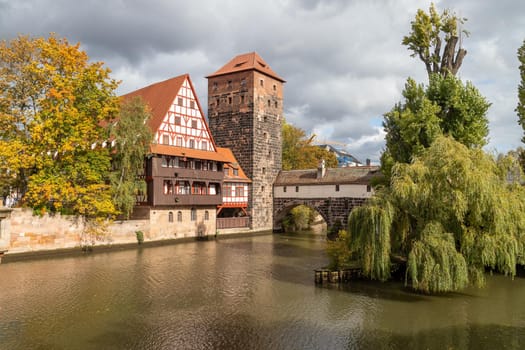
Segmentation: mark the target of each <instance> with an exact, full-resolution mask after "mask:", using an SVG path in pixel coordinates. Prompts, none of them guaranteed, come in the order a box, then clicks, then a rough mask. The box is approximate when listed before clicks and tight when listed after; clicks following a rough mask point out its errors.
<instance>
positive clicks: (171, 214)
mask: <svg viewBox="0 0 525 350" xmlns="http://www.w3.org/2000/svg"><path fill="white" fill-rule="evenodd" d="M168 222H173V212H171V211H170V213H169V214H168Z"/></svg>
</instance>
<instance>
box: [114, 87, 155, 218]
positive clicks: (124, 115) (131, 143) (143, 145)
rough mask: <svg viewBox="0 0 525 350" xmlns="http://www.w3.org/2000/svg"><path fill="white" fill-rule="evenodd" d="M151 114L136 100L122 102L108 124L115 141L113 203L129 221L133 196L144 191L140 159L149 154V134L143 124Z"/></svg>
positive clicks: (142, 161)
mask: <svg viewBox="0 0 525 350" xmlns="http://www.w3.org/2000/svg"><path fill="white" fill-rule="evenodd" d="M150 117H151V115H150V112H149V110H148V108H147V106H146V105H145V104H144V102H143V101H142V99H141V98H140V97H136V98H134V99H131V100H129V101H124V102H123V103H122V105H121V108H120V114H119V116H118V118H117V120H116V121H115V122H114V123H113V124H111V125H112V126H111V127H110V136H111V139H113V140H114V141H115V147H114V152H113V159H112V163H113V169H114V170H113V171H112V172H111V175H110V181H111V188H112V193H113V203H114V204H115V206H116V207H117V209H118V210H119V211H120V212H121V213H122V214H123V215H124V216H125V217H126V218H129V215H130V214H131V211H132V210H133V206H134V205H135V202H136V198H137V195H138V194H139V193H141V192H142V193H143V192H145V191H146V182H145V181H144V179H143V178H141V176H140V175H141V174H142V173H143V172H144V157H145V156H146V154H147V153H148V152H149V145H150V143H151V140H152V138H153V134H152V132H151V130H150V129H149V127H148V124H147V121H148V120H149V119H150Z"/></svg>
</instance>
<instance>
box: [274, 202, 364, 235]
mask: <svg viewBox="0 0 525 350" xmlns="http://www.w3.org/2000/svg"><path fill="white" fill-rule="evenodd" d="M365 200H366V199H365V198H352V197H337V198H311V199H306V198H302V199H299V198H282V197H281V198H274V200H273V218H274V220H273V228H274V231H276V232H277V231H280V230H281V229H282V227H281V222H282V219H283V218H284V216H285V215H286V214H287V213H288V212H289V211H290V210H291V209H292V208H294V207H296V206H298V205H301V204H302V205H305V206H307V207H310V208H312V209H315V210H316V211H317V212H318V213H319V214H320V215H321V216H322V217H323V219H324V221H325V222H326V225H327V228H328V230H330V228H331V227H333V226H334V225H335V224H336V223H337V222H339V223H340V224H341V225H342V227H343V228H346V226H347V224H348V215H349V214H350V212H351V211H352V209H353V208H354V207H356V206H360V205H362V204H363V203H364V201H365Z"/></svg>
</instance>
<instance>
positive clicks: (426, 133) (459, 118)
mask: <svg viewBox="0 0 525 350" xmlns="http://www.w3.org/2000/svg"><path fill="white" fill-rule="evenodd" d="M403 98H404V100H403V102H400V103H398V104H396V105H395V106H394V108H393V109H392V110H391V111H390V112H388V113H385V115H384V121H383V127H384V128H385V131H386V148H385V152H384V154H383V155H382V168H383V169H382V170H383V172H384V174H385V175H386V176H387V177H389V175H390V172H391V168H392V166H393V165H394V164H395V163H396V162H402V163H409V162H410V161H411V159H412V157H414V156H417V155H418V154H420V152H421V151H422V150H424V149H425V148H427V147H429V146H430V145H431V144H432V142H433V141H434V140H435V139H436V138H437V137H438V136H440V135H450V136H452V137H453V138H454V139H455V140H457V141H459V142H461V143H463V144H464V145H466V146H468V147H473V148H475V147H481V146H484V145H485V144H486V143H487V135H488V119H487V117H486V114H487V111H488V108H489V107H490V103H489V102H488V101H487V100H486V99H485V98H484V97H483V96H482V95H481V94H480V93H479V91H478V90H477V89H476V87H475V86H474V85H472V84H471V83H470V82H467V83H466V84H463V83H462V82H461V80H460V79H458V78H457V77H455V76H453V75H447V76H442V75H439V74H433V75H431V77H430V81H429V85H428V86H426V87H425V86H424V85H422V84H417V83H416V82H415V81H414V80H413V79H411V78H409V79H408V80H407V83H406V85H405V89H404V91H403Z"/></svg>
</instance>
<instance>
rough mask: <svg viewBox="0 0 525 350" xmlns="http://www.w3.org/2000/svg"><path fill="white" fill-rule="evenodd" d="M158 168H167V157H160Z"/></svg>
mask: <svg viewBox="0 0 525 350" xmlns="http://www.w3.org/2000/svg"><path fill="white" fill-rule="evenodd" d="M160 166H161V167H163V168H167V167H168V158H167V157H162V163H161V165H160Z"/></svg>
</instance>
